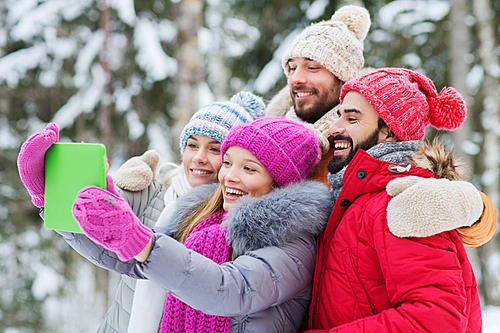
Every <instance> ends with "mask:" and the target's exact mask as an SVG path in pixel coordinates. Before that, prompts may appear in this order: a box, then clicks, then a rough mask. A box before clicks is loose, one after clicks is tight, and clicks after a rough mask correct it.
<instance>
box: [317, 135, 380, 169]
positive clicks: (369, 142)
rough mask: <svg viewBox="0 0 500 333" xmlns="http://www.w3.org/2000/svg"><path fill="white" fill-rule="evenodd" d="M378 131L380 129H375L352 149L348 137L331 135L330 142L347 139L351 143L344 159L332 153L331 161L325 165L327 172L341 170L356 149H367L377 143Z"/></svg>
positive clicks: (349, 160) (350, 140) (350, 141)
mask: <svg viewBox="0 0 500 333" xmlns="http://www.w3.org/2000/svg"><path fill="white" fill-rule="evenodd" d="M379 133H380V129H376V130H375V131H373V133H372V134H371V135H370V136H369V137H368V138H366V140H364V141H362V142H360V143H359V145H357V146H356V147H355V148H354V149H353V142H352V139H351V138H350V137H348V136H344V135H337V136H334V137H331V138H330V142H333V141H334V140H343V141H348V142H349V143H350V145H351V148H350V149H351V151H350V152H349V155H347V158H346V159H345V160H342V159H341V157H338V156H335V155H333V157H332V159H331V161H330V162H328V165H327V166H326V169H327V170H328V172H330V173H337V172H339V171H340V170H342V169H343V168H344V167H345V166H346V165H348V164H349V162H351V160H352V159H353V157H354V155H355V154H356V152H357V151H358V149H363V150H364V151H367V150H368V149H370V148H371V147H373V146H375V145H377V144H378V135H379Z"/></svg>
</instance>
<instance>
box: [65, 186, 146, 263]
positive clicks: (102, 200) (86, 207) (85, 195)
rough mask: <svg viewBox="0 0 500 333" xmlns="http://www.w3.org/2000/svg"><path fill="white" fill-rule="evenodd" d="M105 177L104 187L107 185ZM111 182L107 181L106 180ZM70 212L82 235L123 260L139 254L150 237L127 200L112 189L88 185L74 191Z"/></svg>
mask: <svg viewBox="0 0 500 333" xmlns="http://www.w3.org/2000/svg"><path fill="white" fill-rule="evenodd" d="M110 179H111V177H108V179H107V180H108V181H107V185H108V188H109V187H110V185H111V188H112V186H113V185H112V180H111V181H110ZM110 183H111V184H110ZM73 216H74V217H75V219H76V221H77V222H78V224H79V225H80V227H81V228H82V230H83V232H84V233H85V235H87V236H88V237H89V238H90V239H92V240H93V241H95V242H96V243H98V244H101V245H102V246H103V247H105V248H106V249H108V250H111V251H113V252H115V253H116V254H117V255H118V258H120V259H121V260H123V261H127V260H130V259H132V258H133V257H134V256H136V255H137V254H139V253H140V252H141V251H142V250H143V249H144V248H145V247H146V245H147V244H148V242H149V240H150V239H151V235H152V231H151V229H149V228H148V227H146V226H145V225H143V224H142V223H141V222H140V221H139V219H138V218H137V216H135V214H134V212H133V211H132V208H130V206H129V205H128V203H127V202H126V201H125V200H124V199H123V198H122V197H120V196H119V195H118V194H117V193H116V191H115V190H114V189H113V190H111V191H108V190H104V189H101V188H98V187H95V186H89V187H86V188H84V189H82V190H81V191H80V192H78V194H77V196H76V199H75V202H74V204H73Z"/></svg>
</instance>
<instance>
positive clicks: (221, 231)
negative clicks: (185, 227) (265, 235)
mask: <svg viewBox="0 0 500 333" xmlns="http://www.w3.org/2000/svg"><path fill="white" fill-rule="evenodd" d="M225 215H226V212H225V211H223V210H220V211H218V212H216V213H215V214H213V215H211V216H209V217H208V218H206V219H205V220H203V221H202V222H201V223H200V224H198V225H197V226H196V227H195V228H194V229H193V231H192V232H191V234H189V236H188V238H187V239H186V241H185V242H184V245H185V246H186V247H187V248H188V249H191V250H194V251H196V252H198V253H199V254H202V255H204V256H205V257H207V258H209V259H212V260H213V261H214V262H216V263H218V264H222V263H224V262H227V261H229V260H231V247H230V246H229V244H228V242H227V240H226V231H225V228H224V227H223V226H221V222H222V220H223V219H224V217H225ZM229 330H230V318H229V317H219V316H212V315H207V314H205V313H203V312H201V311H199V310H195V309H193V308H192V307H190V306H189V305H187V304H186V303H184V302H182V301H180V300H178V299H177V298H175V297H174V296H172V295H171V294H170V293H168V295H167V300H166V303H165V310H164V311H163V319H162V322H161V332H162V333H178V332H186V333H205V332H206V333H228V332H229Z"/></svg>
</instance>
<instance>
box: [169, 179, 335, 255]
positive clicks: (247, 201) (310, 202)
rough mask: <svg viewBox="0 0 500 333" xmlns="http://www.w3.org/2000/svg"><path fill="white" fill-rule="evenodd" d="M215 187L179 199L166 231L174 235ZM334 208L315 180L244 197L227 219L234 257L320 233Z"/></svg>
mask: <svg viewBox="0 0 500 333" xmlns="http://www.w3.org/2000/svg"><path fill="white" fill-rule="evenodd" d="M216 188H217V184H211V185H203V186H199V187H197V188H195V189H193V190H191V191H189V192H188V193H187V194H186V195H184V196H182V197H181V198H179V199H178V200H177V204H176V207H175V210H174V212H173V213H172V219H171V221H170V223H169V225H168V226H166V229H164V230H163V231H165V232H166V233H167V234H170V235H173V234H174V233H175V232H176V230H177V228H178V227H179V224H180V223H181V222H182V221H183V219H184V218H185V217H186V216H187V215H188V214H189V212H190V211H191V210H192V209H194V208H195V207H197V206H198V205H199V204H200V203H201V202H203V201H204V200H205V199H207V198H208V197H209V196H210V195H211V194H212V193H213V191H214V190H215V189H216ZM331 206H332V205H331V199H330V194H329V192H328V189H327V187H326V186H325V185H323V184H321V183H319V182H315V181H305V182H301V183H297V184H290V185H288V186H285V187H283V188H278V189H276V190H274V191H273V192H271V193H268V194H265V195H263V196H262V197H259V198H252V197H244V198H242V199H241V200H240V202H239V204H238V206H237V207H235V208H234V209H233V210H231V211H229V212H228V214H227V216H226V219H225V221H224V224H225V225H226V226H227V237H228V239H229V241H230V243H231V246H232V248H233V252H234V254H235V256H239V255H241V254H244V253H245V252H247V251H250V250H256V249H259V248H262V247H266V246H281V245H283V244H285V243H287V242H289V241H291V240H293V239H295V238H297V237H300V236H301V235H304V234H311V235H317V234H318V233H319V232H321V231H322V230H323V229H324V227H325V225H326V222H327V220H328V216H329V215H330V213H331Z"/></svg>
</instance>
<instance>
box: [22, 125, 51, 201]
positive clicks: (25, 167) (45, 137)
mask: <svg viewBox="0 0 500 333" xmlns="http://www.w3.org/2000/svg"><path fill="white" fill-rule="evenodd" d="M58 140H59V129H58V128H57V126H56V124H52V123H51V124H48V125H47V127H46V128H45V129H44V130H43V131H40V132H36V133H35V134H33V135H32V136H31V137H30V138H29V139H28V140H27V141H26V142H25V143H23V145H22V146H21V151H20V152H19V156H18V157H17V168H18V170H19V176H20V177H21V181H22V182H23V184H24V186H25V187H26V189H28V193H29V194H30V195H31V201H32V202H33V204H34V205H35V206H37V207H43V205H44V191H45V152H47V150H48V149H49V147H50V146H52V144H53V143H54V142H57V141H58Z"/></svg>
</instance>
